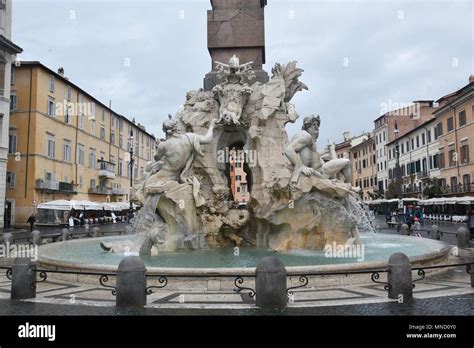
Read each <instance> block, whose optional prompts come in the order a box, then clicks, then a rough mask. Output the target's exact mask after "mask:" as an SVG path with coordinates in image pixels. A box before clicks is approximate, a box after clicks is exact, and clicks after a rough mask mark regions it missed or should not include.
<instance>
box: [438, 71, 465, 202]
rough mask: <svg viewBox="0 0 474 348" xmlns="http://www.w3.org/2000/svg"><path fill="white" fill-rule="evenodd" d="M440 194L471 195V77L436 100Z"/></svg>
mask: <svg viewBox="0 0 474 348" xmlns="http://www.w3.org/2000/svg"><path fill="white" fill-rule="evenodd" d="M438 102H439V109H438V110H436V111H435V112H434V116H435V117H436V133H437V134H436V135H437V137H438V142H439V162H440V168H441V172H440V176H439V178H440V182H439V185H440V191H441V192H440V195H443V196H448V195H454V196H463V195H474V190H473V187H472V179H473V178H474V161H473V159H474V136H473V134H474V76H473V75H471V76H470V77H469V84H467V85H466V86H464V87H463V88H461V89H460V90H458V91H456V92H454V93H451V94H450V95H447V96H444V97H442V98H441V99H439V100H438Z"/></svg>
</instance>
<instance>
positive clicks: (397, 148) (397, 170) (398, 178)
mask: <svg viewBox="0 0 474 348" xmlns="http://www.w3.org/2000/svg"><path fill="white" fill-rule="evenodd" d="M393 133H394V134H395V140H396V142H395V152H396V163H395V177H396V179H395V180H396V183H397V194H398V224H397V230H398V232H399V231H400V227H401V224H402V221H403V220H402V216H403V210H400V209H403V206H401V207H400V205H401V204H400V202H403V201H402V171H401V170H400V144H399V142H398V134H399V133H400V130H399V129H398V125H397V121H395V128H394V130H393ZM402 204H403V203H402Z"/></svg>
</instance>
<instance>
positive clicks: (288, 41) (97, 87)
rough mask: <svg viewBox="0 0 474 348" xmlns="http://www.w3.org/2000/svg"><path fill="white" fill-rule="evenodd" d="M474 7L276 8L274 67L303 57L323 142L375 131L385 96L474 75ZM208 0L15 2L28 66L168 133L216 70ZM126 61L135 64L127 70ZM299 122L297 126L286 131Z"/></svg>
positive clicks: (352, 4) (269, 13)
mask: <svg viewBox="0 0 474 348" xmlns="http://www.w3.org/2000/svg"><path fill="white" fill-rule="evenodd" d="M472 6H473V5H472V2H470V1H467V0H466V1H463V0H460V1H429V2H428V1H426V2H424V1H419V2H407V1H371V0H354V1H297V0H294V1H283V0H272V1H269V3H268V6H267V7H266V13H265V16H266V54H267V64H266V65H265V69H266V70H267V71H269V72H270V70H271V67H272V66H273V65H274V63H275V62H281V63H286V62H288V61H290V60H297V61H298V65H299V66H300V67H301V68H303V69H304V70H305V72H304V75H303V76H302V78H301V80H302V81H304V82H305V83H306V84H307V85H308V86H309V91H304V92H301V93H299V94H297V95H296V96H295V98H294V103H295V104H296V108H297V111H298V112H299V114H300V115H301V118H302V117H303V116H306V115H309V114H320V115H321V118H322V125H321V139H320V144H321V145H324V144H325V143H326V141H327V139H332V140H336V141H337V140H341V138H342V132H343V131H345V130H350V131H351V133H352V134H356V133H360V132H362V131H370V130H372V129H373V120H374V119H375V118H377V117H378V116H379V115H380V109H381V107H380V105H381V103H383V102H386V101H387V100H392V102H394V103H396V102H410V101H412V100H417V99H437V98H439V97H440V96H442V95H444V94H447V93H450V92H451V91H453V90H455V89H457V88H459V87H462V86H464V85H465V84H466V83H467V78H468V76H469V74H471V73H472V72H473V70H474V69H473V56H472V55H473V51H472V47H473V42H472V27H471V21H472V18H471V16H472ZM208 9H210V3H209V1H206V0H184V1H171V0H166V1H165V0H147V1H143V0H142V1H133V2H130V1H118V0H115V1H114V0H102V1H71V2H63V1H41V0H34V1H31V0H22V1H15V3H14V8H13V40H14V41H15V42H16V43H18V44H19V45H20V46H21V47H23V49H24V53H23V54H22V55H21V56H20V59H25V60H39V61H41V62H42V63H43V64H45V65H47V66H48V67H50V68H52V69H56V68H57V67H59V66H63V67H64V68H65V69H66V75H67V76H68V77H69V78H70V79H71V80H72V81H74V82H75V83H77V84H78V85H79V86H81V87H82V88H84V89H85V90H87V91H89V92H90V93H91V94H92V95H94V96H96V97H97V98H98V99H100V100H101V101H103V102H104V103H108V101H109V100H112V103H113V108H114V109H115V110H116V111H117V112H119V113H121V114H123V115H125V116H128V117H129V118H132V117H135V119H136V120H137V121H138V122H140V123H142V124H145V125H146V126H147V129H148V130H149V131H151V132H153V133H155V135H157V136H160V135H161V123H162V121H163V120H164V119H165V118H166V116H167V114H168V113H174V112H176V110H177V109H178V107H179V106H180V105H181V104H182V103H183V101H184V99H185V94H186V92H187V91H188V90H192V89H197V88H200V87H202V79H203V77H204V75H205V74H206V73H207V72H208V71H209V69H210V66H211V64H210V58H209V54H208V52H207V47H206V45H207V41H206V40H207V33H206V26H207V23H206V18H207V12H206V11H207V10H208ZM127 62H129V64H126V63H127ZM300 127H301V119H300V120H299V121H298V122H297V123H296V124H294V125H288V126H287V128H288V132H289V134H290V135H291V134H294V133H295V132H296V131H298V129H299V128H300Z"/></svg>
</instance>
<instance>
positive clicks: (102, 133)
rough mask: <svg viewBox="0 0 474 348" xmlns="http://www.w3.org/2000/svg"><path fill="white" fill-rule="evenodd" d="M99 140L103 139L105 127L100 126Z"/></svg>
mask: <svg viewBox="0 0 474 348" xmlns="http://www.w3.org/2000/svg"><path fill="white" fill-rule="evenodd" d="M100 140H105V128H104V127H100Z"/></svg>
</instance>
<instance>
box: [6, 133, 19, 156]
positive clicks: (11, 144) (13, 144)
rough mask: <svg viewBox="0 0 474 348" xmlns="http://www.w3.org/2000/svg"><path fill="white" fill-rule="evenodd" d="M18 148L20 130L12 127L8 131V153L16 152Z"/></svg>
mask: <svg viewBox="0 0 474 348" xmlns="http://www.w3.org/2000/svg"><path fill="white" fill-rule="evenodd" d="M17 148H18V131H17V130H16V129H10V131H9V132H8V153H10V154H14V153H16V152H17Z"/></svg>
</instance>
